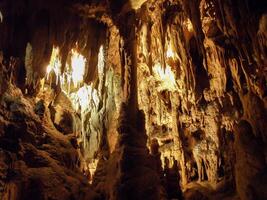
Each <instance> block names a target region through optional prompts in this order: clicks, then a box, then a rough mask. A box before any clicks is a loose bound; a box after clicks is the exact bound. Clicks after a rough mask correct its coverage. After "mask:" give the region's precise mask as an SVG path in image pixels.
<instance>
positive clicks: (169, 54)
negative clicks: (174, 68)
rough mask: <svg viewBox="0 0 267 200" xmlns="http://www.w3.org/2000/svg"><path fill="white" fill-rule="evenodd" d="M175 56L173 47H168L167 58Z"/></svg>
mask: <svg viewBox="0 0 267 200" xmlns="http://www.w3.org/2000/svg"><path fill="white" fill-rule="evenodd" d="M174 57H175V53H174V52H173V51H172V49H171V48H168V50H167V58H174Z"/></svg>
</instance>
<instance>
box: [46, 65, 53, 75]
mask: <svg viewBox="0 0 267 200" xmlns="http://www.w3.org/2000/svg"><path fill="white" fill-rule="evenodd" d="M51 70H52V67H51V66H50V65H48V66H47V68H46V73H47V74H50V72H51Z"/></svg>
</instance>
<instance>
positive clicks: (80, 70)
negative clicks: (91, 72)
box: [71, 50, 86, 87]
mask: <svg viewBox="0 0 267 200" xmlns="http://www.w3.org/2000/svg"><path fill="white" fill-rule="evenodd" d="M85 63H86V59H85V58H84V57H83V56H82V55H81V54H79V53H78V52H77V51H75V50H72V56H71V68H72V74H71V76H72V81H73V83H74V85H75V87H77V85H78V83H81V82H83V76H84V73H85Z"/></svg>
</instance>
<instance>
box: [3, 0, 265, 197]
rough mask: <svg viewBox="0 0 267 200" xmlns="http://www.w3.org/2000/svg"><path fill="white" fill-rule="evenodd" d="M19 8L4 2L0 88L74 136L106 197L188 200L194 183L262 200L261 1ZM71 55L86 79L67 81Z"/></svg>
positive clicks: (85, 167)
mask: <svg viewBox="0 0 267 200" xmlns="http://www.w3.org/2000/svg"><path fill="white" fill-rule="evenodd" d="M14 2H15V1H14V0H12V1H3V3H0V30H3V31H0V51H1V54H0V64H1V66H3V68H1V71H0V72H1V77H4V78H3V79H0V81H1V80H8V82H9V83H10V84H13V85H16V86H17V87H19V88H20V89H21V90H22V91H23V93H24V95H28V96H36V98H37V99H38V100H39V99H43V100H44V101H45V104H46V107H47V108H49V109H48V110H49V113H50V118H51V120H52V122H53V124H54V126H55V127H56V128H57V130H58V131H60V132H62V133H64V134H70V133H74V135H75V137H76V138H77V140H78V146H79V148H77V151H78V153H79V160H80V162H78V165H79V166H80V168H81V170H82V171H83V172H84V174H86V175H88V177H89V179H90V181H92V184H93V186H94V188H95V190H96V191H97V192H98V193H100V194H101V195H102V197H103V198H105V199H168V198H181V194H180V189H179V185H181V187H182V188H184V189H185V188H186V186H187V184H189V183H191V182H194V181H197V180H198V181H200V182H202V181H207V182H209V183H211V185H213V186H214V187H216V184H217V183H219V182H220V183H221V182H223V184H224V186H225V187H227V186H231V187H230V189H231V190H232V191H233V192H235V191H237V192H238V194H239V196H240V197H241V199H242V200H243V199H250V198H253V195H254V196H257V195H258V196H260V195H261V192H262V191H261V188H257V187H256V186H255V185H254V183H255V184H256V183H257V184H261V185H263V186H264V185H266V182H264V181H263V180H262V179H259V178H258V177H259V176H260V175H262V176H266V174H264V170H265V169H266V157H267V156H266V155H267V151H266V148H264V147H265V146H266V142H267V132H266V128H265V124H266V121H267V116H266V113H265V111H266V105H267V101H266V94H267V85H266V78H267V77H266V66H267V63H266V57H267V55H266V49H267V48H266V47H267V25H266V24H267V14H266V5H265V2H264V1H261V0H257V1H252V0H246V1H243V0H237V1H233V0H226V1H220V0H197V1H193V0H148V1H143V0H142V1H116V2H115V1H105V2H104V1H103V2H95V1H92V2H86V1H78V0H77V1H73V2H72V1H68V3H66V4H65V6H63V7H62V6H61V5H63V1H58V2H56V3H52V2H50V1H49V3H47V5H46V4H45V3H42V2H41V1H34V3H33V2H32V3H31V4H29V3H27V2H28V1H19V2H20V3H18V4H16V3H14ZM15 4H16V6H14V5H15ZM59 8H61V9H62V12H60V13H58V12H57V11H58V9H59ZM29 13H30V14H29ZM63 22H64V23H63ZM53 52H54V53H53ZM55 52H56V53H55ZM73 55H75V56H76V58H77V59H81V61H82V64H83V66H84V68H83V69H82V72H84V73H81V72H80V71H79V74H78V75H79V76H80V74H81V76H82V80H80V81H79V82H77V81H76V79H71V78H70V79H68V78H66V80H67V82H66V83H65V82H64V81H65V79H64V77H67V76H68V75H69V74H71V71H70V70H74V69H72V68H73V66H72V59H73ZM79 62H80V61H79ZM56 63H59V65H57V64H56ZM47 66H49V67H48V68H47ZM57 66H60V67H57ZM79 70H80V69H79ZM0 89H1V94H2V93H4V92H5V90H6V89H7V87H5V86H4V85H2V84H1V85H0ZM117 119H118V121H117ZM180 177H181V179H180ZM172 182H173V183H172ZM173 185H174V186H173ZM174 191H176V193H175V192H174ZM177 191H179V192H177ZM251 196H252V197H251Z"/></svg>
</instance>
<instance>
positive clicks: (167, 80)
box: [153, 63, 177, 90]
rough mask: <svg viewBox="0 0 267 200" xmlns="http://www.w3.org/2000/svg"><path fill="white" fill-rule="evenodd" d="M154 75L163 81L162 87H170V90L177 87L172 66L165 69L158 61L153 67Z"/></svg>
mask: <svg viewBox="0 0 267 200" xmlns="http://www.w3.org/2000/svg"><path fill="white" fill-rule="evenodd" d="M153 72H154V76H155V78H156V79H158V80H159V81H160V82H161V87H160V89H162V90H164V89H168V90H175V89H176V88H177V84H176V80H175V75H174V73H173V71H172V70H171V68H170V66H168V65H167V66H166V68H165V69H163V68H162V67H161V65H160V64H159V63H157V64H156V65H155V66H154V67H153Z"/></svg>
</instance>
